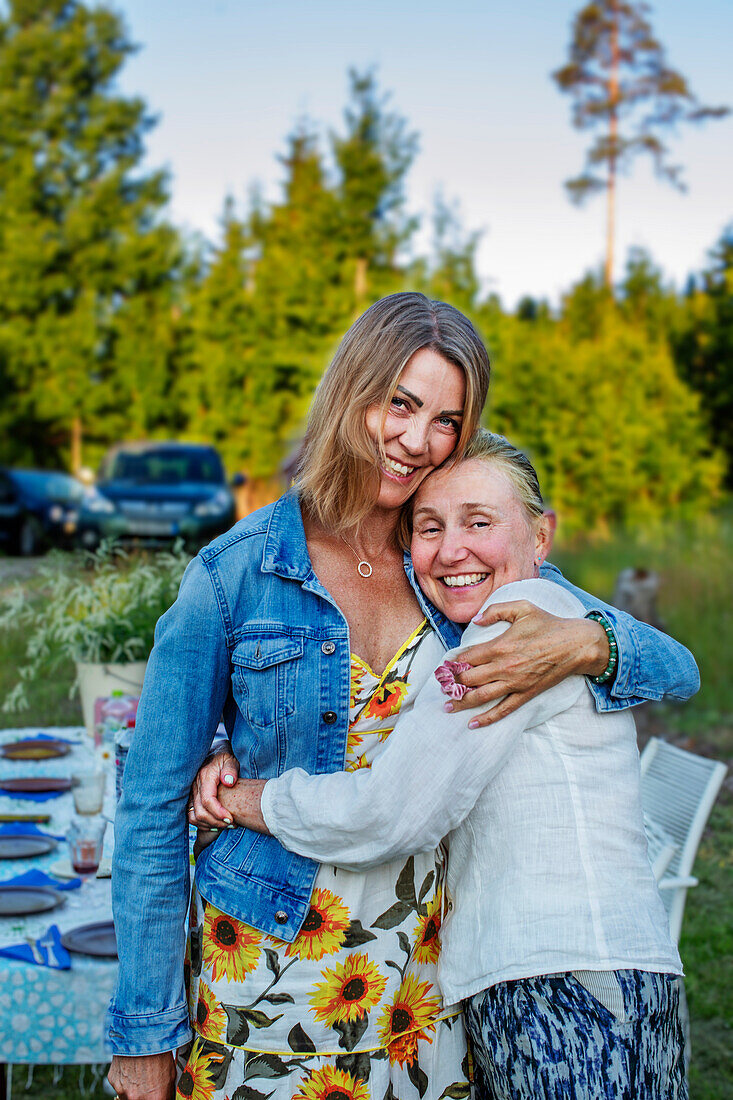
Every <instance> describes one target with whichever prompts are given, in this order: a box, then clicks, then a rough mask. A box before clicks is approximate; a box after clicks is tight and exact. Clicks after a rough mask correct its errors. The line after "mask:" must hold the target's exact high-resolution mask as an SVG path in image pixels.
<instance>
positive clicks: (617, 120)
mask: <svg viewBox="0 0 733 1100" xmlns="http://www.w3.org/2000/svg"><path fill="white" fill-rule="evenodd" d="M649 10H650V9H649V5H648V4H645V3H641V2H634V0H593V2H591V3H589V4H586V5H585V6H584V7H583V8H581V10H580V11H579V12H578V14H577V15H576V17H575V20H574V22H573V28H572V37H571V42H570V50H569V53H570V58H569V61H568V63H567V64H566V65H564V66H562V68H560V69H558V70H557V71H556V72H555V73H553V78H554V79H555V81H556V82H557V84H558V87H559V88H560V90H561V91H563V92H567V93H568V94H569V95H570V96H571V97H572V101H573V113H572V117H573V125H574V126H576V127H577V128H578V129H579V130H592V129H599V130H600V133H599V135H598V136H597V137H596V139H595V141H594V142H593V144H592V145H591V146H590V148H589V150H588V152H587V154H586V167H585V170H584V172H583V173H582V174H581V175H580V176H578V177H576V178H575V179H571V180H568V181H567V183H566V187H567V188H568V191H569V193H570V197H571V198H572V199H573V200H574V201H576V202H582V201H583V200H584V199H586V198H587V197H588V196H589V195H593V194H596V193H598V192H600V191H605V192H606V200H607V217H606V260H605V268H604V277H605V281H606V284H607V285H608V286H610V285H611V283H612V281H613V249H614V225H615V200H616V183H617V177H618V175H619V173H620V172H623V171H625V170H627V169H628V168H629V167H630V165H631V162H632V161H633V160H634V159H635V158H636V157H637V156H639V155H641V154H643V153H646V154H647V155H648V156H650V157H651V159H652V163H653V165H654V170H655V173H656V174H657V176H658V177H659V178H660V179H663V180H666V181H667V182H669V183H671V184H672V185H673V186H674V187H677V188H679V189H680V190H684V185H683V183H682V180H681V168H680V166H679V165H675V164H671V163H670V162H669V159H668V153H669V149H668V147H667V145H666V144H665V140H666V136H667V134H669V133H670V132H672V131H674V130H675V128H676V127H677V126H678V124H679V123H682V122H693V123H698V122H703V121H705V120H706V119H710V118H721V117H723V116H724V115H726V114H728V108H726V107H704V106H702V105H701V104H700V103H698V101H697V99H696V98H695V96H694V95H693V93H692V91H691V90H690V88H689V85H688V83H687V80H686V79H685V77H684V76H682V74H681V73H679V72H677V71H676V70H675V69H671V68H670V67H669V66H668V65H667V62H666V58H665V53H664V49H663V47H662V45H661V43H660V42H659V41H658V40H657V39H656V38H655V37H654V33H653V31H652V27H651V24H650V22H649V20H648V18H647V16H648V14H649Z"/></svg>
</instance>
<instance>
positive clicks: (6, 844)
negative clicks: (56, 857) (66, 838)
mask: <svg viewBox="0 0 733 1100" xmlns="http://www.w3.org/2000/svg"><path fill="white" fill-rule="evenodd" d="M57 843H58V841H56V840H54V838H53V837H52V836H18V835H16V836H0V859H30V858H31V856H43V855H45V854H46V852H52V851H53V850H54V848H55V847H56V845H57Z"/></svg>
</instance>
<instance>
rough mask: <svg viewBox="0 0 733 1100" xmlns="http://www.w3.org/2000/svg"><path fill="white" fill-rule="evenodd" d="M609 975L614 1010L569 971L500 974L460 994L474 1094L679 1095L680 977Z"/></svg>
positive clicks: (657, 1098)
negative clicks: (511, 977) (468, 994)
mask: <svg viewBox="0 0 733 1100" xmlns="http://www.w3.org/2000/svg"><path fill="white" fill-rule="evenodd" d="M614 974H615V978H616V980H617V982H618V987H619V990H620V994H621V997H619V999H618V1008H619V1011H616V1012H614V1011H611V1010H610V1009H609V1008H607V1007H606V1006H605V1005H604V1004H602V1003H601V1001H599V1000H598V999H597V998H596V997H595V996H593V995H592V994H591V993H590V992H589V991H588V989H586V987H585V985H583V984H581V982H580V981H579V980H578V979H577V978H576V977H575V976H573V975H572V974H551V975H544V976H541V977H537V978H522V979H520V980H518V981H510V982H500V983H499V984H498V985H495V986H492V988H491V989H487V990H484V991H483V992H481V993H477V994H476V995H475V996H474V997H472V998H471V999H470V1000H468V1001H465V1002H464V1009H465V1020H466V1027H467V1030H468V1032H469V1035H470V1036H471V1041H472V1044H473V1056H474V1063H475V1069H476V1090H477V1096H478V1100H687V1097H688V1091H687V1081H686V1075H685V1065H684V1039H683V1032H682V1024H681V1018H680V989H681V982H682V979H681V978H677V977H676V976H675V975H672V974H652V973H647V972H645V971H640V970H617V971H615V972H614ZM610 976H611V975H610V974H609V977H610ZM621 1003H622V1004H623V1007H621Z"/></svg>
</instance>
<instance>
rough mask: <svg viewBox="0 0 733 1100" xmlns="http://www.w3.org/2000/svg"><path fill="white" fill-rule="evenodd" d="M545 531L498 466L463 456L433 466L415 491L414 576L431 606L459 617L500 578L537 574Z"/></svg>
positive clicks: (465, 617)
mask: <svg viewBox="0 0 733 1100" xmlns="http://www.w3.org/2000/svg"><path fill="white" fill-rule="evenodd" d="M548 535H549V532H548V526H547V523H546V521H545V519H544V517H540V518H538V519H534V517H532V516H530V514H529V512H528V511H527V509H526V507H525V505H524V504H523V503H522V501H521V500H520V498H519V496H518V494H517V491H516V489H515V487H514V484H513V482H512V480H511V478H510V477H509V475H508V474H507V473H506V472H505V470H504V469H502V467H501V466H500V465H498V464H492V463H490V462H487V461H486V460H481V459H468V460H466V461H465V462H462V463H460V465H458V466H453V467H451V468H450V469H447V470H439V471H437V472H436V473H435V474H433V476H432V477H431V478H430V479H429V480H428V481H426V482H425V484H424V485H422V486H421V488H420V491H419V493H418V494H417V498H416V500H415V507H414V512H413V535H412V543H411V550H412V561H413V564H414V566H415V574H416V576H417V580H418V582H419V584H420V587H421V588H422V590H423V592H424V593H425V595H426V596H427V597H428V598H429V599H430V600H431V601H432V602H433V603H434V604H435V606H436V607H438V608H439V609H440V610H441V611H442V612H443V613H444V614H445V615H447V616H448V618H449V619H453V621H454V622H457V623H467V622H469V621H470V620H471V619H472V618H473V616H474V615H475V614H476V613H477V612H478V611H479V610H480V608H481V606H482V605H483V603H484V602H485V601H486V600H487V599H488V597H489V596H490V595H491V593H492V592H493V591H494V590H495V589H497V588H499V587H500V586H501V585H502V584H508V583H509V582H510V581H518V580H525V579H527V578H528V577H535V576H537V574H538V570H539V562H541V561H542V560H543V559H544V556H545V554H546V553H547V551H548V549H549V538H548Z"/></svg>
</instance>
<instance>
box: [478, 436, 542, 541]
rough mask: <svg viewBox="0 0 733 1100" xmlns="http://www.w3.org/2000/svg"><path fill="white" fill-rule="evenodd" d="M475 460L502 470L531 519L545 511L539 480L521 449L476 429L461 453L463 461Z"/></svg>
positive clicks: (505, 440)
mask: <svg viewBox="0 0 733 1100" xmlns="http://www.w3.org/2000/svg"><path fill="white" fill-rule="evenodd" d="M470 459H477V460H478V461H479V462H486V463H487V465H490V466H499V467H500V469H502V470H503V471H504V473H505V474H506V475H507V477H508V478H509V480H510V481H511V483H512V485H513V486H514V490H515V492H516V494H517V497H518V499H519V500H520V501H521V503H522V504H523V506H524V509H525V511H526V512H527V513H528V514H529V516H530V518H531V519H539V518H540V516H541V515H543V514H544V511H545V502H544V501H543V499H542V493H541V491H540V479H539V478H538V476H537V471H536V470H535V468H534V466H533V465H532V463H531V462H530V461H529V459H528V458H527V456H526V454H525V453H524V451H520V450H519V448H518V447H515V446H514V444H513V443H510V442H509V440H508V439H506V438H505V437H504V436H503V435H495V434H494V433H493V432H490V431H488V430H487V429H486V428H479V429H478V431H476V432H475V433H474V435H473V437H472V438H471V439H469V441H468V446H467V447H466V450H465V451H464V454H463V461H464V462H468V461H469V460H470Z"/></svg>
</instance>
